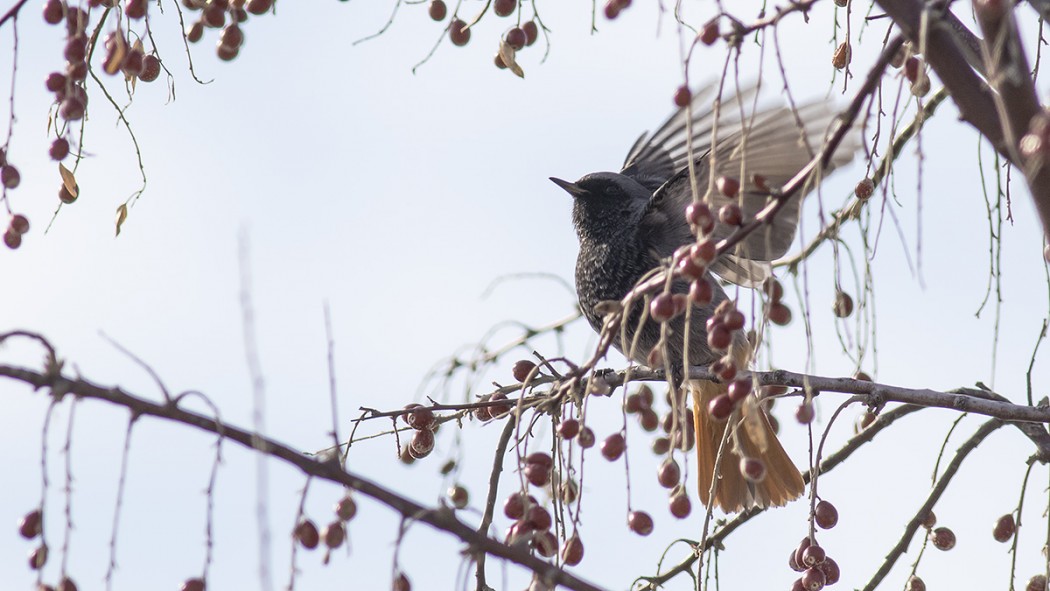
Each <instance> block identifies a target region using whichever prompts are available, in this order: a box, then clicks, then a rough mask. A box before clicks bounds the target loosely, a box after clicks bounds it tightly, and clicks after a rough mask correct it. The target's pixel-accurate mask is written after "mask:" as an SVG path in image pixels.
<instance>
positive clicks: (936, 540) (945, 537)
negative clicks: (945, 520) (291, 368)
mask: <svg viewBox="0 0 1050 591" xmlns="http://www.w3.org/2000/svg"><path fill="white" fill-rule="evenodd" d="M930 542H931V543H932V544H933V547H934V548H937V549H938V550H944V551H946V552H947V551H948V550H951V549H952V548H954V547H955V532H953V531H952V530H950V529H948V528H947V527H938V528H937V529H934V530H933V531H931V532H930Z"/></svg>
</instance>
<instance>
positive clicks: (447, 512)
mask: <svg viewBox="0 0 1050 591" xmlns="http://www.w3.org/2000/svg"><path fill="white" fill-rule="evenodd" d="M0 376H4V377H8V378H11V379H14V380H17V381H20V382H24V383H26V384H29V385H31V386H33V387H34V388H37V389H39V388H49V389H50V390H51V391H52V395H53V396H56V397H61V396H64V395H69V394H73V395H76V396H79V397H82V398H93V399H96V400H104V401H106V402H109V403H112V404H116V405H118V406H123V407H125V408H127V409H128V410H130V411H131V412H132V414H133V416H142V415H149V416H154V417H158V418H161V419H165V420H168V421H174V422H177V423H181V424H184V425H188V426H191V427H195V428H197V429H200V430H202V431H207V432H210V433H215V434H217V435H220V436H222V437H224V438H226V439H229V440H232V441H236V442H237V443H239V444H241V445H243V446H244V447H246V448H249V449H252V450H256V451H258V452H259V453H263V454H265V455H267V456H269V457H272V458H276V459H279V460H281V461H283V462H285V463H287V464H291V465H293V466H295V467H297V468H299V469H300V470H302V471H303V472H304V473H306V474H308V475H310V476H315V477H317V478H322V479H324V480H329V481H331V482H335V483H338V484H341V485H343V486H346V487H349V488H352V489H354V490H356V491H358V492H360V493H362V494H364V495H367V496H369V497H372V498H373V499H375V500H377V501H379V502H380V503H382V504H384V505H386V506H388V507H390V508H391V509H393V510H394V511H397V512H398V513H400V514H401V515H403V516H404V517H405V518H406V519H409V520H413V521H421V522H423V523H427V524H429V525H431V526H433V527H434V528H436V529H439V530H442V531H445V532H448V533H450V534H452V535H454V536H455V537H457V538H459V539H460V540H462V541H463V542H465V543H467V544H468V545H469V546H470V551H471V552H483V553H485V554H489V555H492V556H498V557H500V558H503V559H506V560H509V561H510V562H514V563H516V564H519V565H521V566H523V567H525V568H527V569H529V570H531V571H533V572H535V573H536V574H537V575H538V576H539V577H540V578H541V579H543V580H544V581H547V582H550V583H551V584H558V585H561V586H564V587H565V588H568V589H575V590H576V591H600V588H599V587H596V586H594V585H592V584H591V583H588V582H586V581H583V580H581V579H579V578H577V577H575V576H573V575H572V574H570V573H568V572H566V571H564V570H561V569H560V568H558V567H556V566H554V565H553V564H550V563H548V562H545V561H543V560H540V559H539V558H536V557H534V556H532V555H530V554H529V553H528V552H526V551H525V550H523V549H520V548H513V547H511V546H508V545H506V544H503V543H501V542H498V541H496V540H494V539H492V538H490V537H488V536H486V535H483V534H479V533H478V532H477V531H475V530H474V529H473V528H472V527H470V526H469V525H467V524H465V523H463V522H462V521H460V520H459V519H457V518H456V516H455V513H453V511H452V510H451V509H449V508H446V507H440V508H437V509H432V508H429V507H424V506H423V505H420V504H418V503H415V502H413V501H411V500H409V499H406V498H405V497H402V496H400V495H398V494H397V493H395V492H393V491H391V490H389V489H387V488H384V487H382V486H380V485H378V484H376V483H374V482H372V481H370V480H367V479H365V478H362V477H360V476H358V475H356V474H354V473H353V472H349V471H346V470H343V469H342V468H341V467H340V465H339V461H338V460H321V459H315V458H311V457H307V456H305V455H303V454H302V453H300V452H298V451H296V450H294V449H292V448H290V447H288V446H286V445H283V444H281V443H279V442H277V441H275V440H273V439H269V438H266V437H263V436H261V435H259V434H256V433H251V432H249V431H245V430H243V429H240V428H238V427H234V426H232V425H229V424H225V423H219V422H218V421H216V420H214V419H212V418H210V417H206V416H204V415H200V414H197V413H194V412H190V411H187V410H183V409H181V408H179V407H178V406H177V405H175V404H160V403H156V402H151V401H149V400H146V399H143V398H139V397H136V396H132V395H131V394H128V393H126V392H124V391H123V390H121V389H120V388H103V387H101V386H98V385H95V384H93V383H91V382H89V381H87V380H83V379H75V380H74V379H69V378H66V377H64V376H62V375H61V374H60V373H58V372H53V373H50V374H44V373H39V372H36V371H33V370H30V369H25V368H21V367H12V366H9V365H0Z"/></svg>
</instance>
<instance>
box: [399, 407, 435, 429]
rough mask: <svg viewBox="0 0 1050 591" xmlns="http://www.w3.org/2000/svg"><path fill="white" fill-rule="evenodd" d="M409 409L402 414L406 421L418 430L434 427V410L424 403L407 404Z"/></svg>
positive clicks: (406, 408)
mask: <svg viewBox="0 0 1050 591" xmlns="http://www.w3.org/2000/svg"><path fill="white" fill-rule="evenodd" d="M405 410H406V411H408V412H406V413H405V414H403V415H401V417H402V419H404V421H405V423H406V424H407V425H408V426H409V427H412V428H413V429H416V430H421V429H432V428H433V427H434V411H432V410H430V409H429V408H426V407H425V406H423V405H422V404H415V403H413V404H409V405H407V406H405Z"/></svg>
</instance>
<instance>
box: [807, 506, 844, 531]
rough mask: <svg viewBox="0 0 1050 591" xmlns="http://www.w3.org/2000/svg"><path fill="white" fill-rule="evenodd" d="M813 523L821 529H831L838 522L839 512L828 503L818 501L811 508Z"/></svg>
mask: <svg viewBox="0 0 1050 591" xmlns="http://www.w3.org/2000/svg"><path fill="white" fill-rule="evenodd" d="M813 521H815V522H816V524H817V527H819V528H821V529H831V528H833V527H835V525H836V524H838V522H839V511H838V509H836V508H835V505H832V504H831V503H830V502H828V501H823V500H822V501H820V502H819V503H817V506H816V507H814V508H813Z"/></svg>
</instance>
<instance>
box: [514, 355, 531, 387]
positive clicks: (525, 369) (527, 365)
mask: <svg viewBox="0 0 1050 591" xmlns="http://www.w3.org/2000/svg"><path fill="white" fill-rule="evenodd" d="M532 370H535V363H533V362H531V361H529V360H528V359H522V360H520V361H518V362H517V363H514V366H513V367H512V368H511V370H510V375H512V376H513V377H514V379H516V380H518V381H519V382H524V381H525V380H527V379H528V377H529V374H531V373H532Z"/></svg>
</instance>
